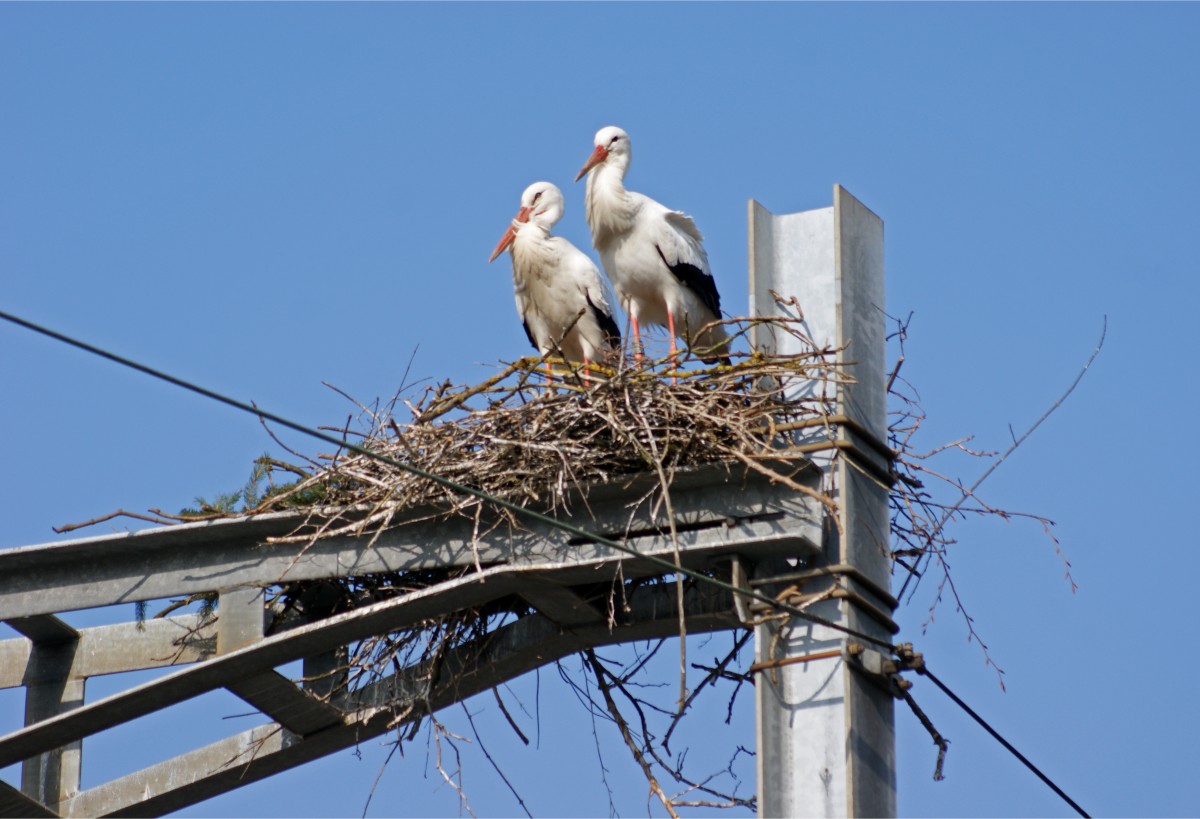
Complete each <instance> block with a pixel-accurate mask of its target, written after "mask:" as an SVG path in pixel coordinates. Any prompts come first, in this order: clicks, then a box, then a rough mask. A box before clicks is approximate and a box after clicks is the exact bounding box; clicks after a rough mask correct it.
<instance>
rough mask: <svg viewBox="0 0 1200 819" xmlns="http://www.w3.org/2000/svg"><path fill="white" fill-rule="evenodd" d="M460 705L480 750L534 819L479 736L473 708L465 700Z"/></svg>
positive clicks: (522, 807)
mask: <svg viewBox="0 0 1200 819" xmlns="http://www.w3.org/2000/svg"><path fill="white" fill-rule="evenodd" d="M497 699H499V697H497ZM459 705H461V706H462V710H463V713H464V714H466V715H467V723H468V724H469V725H470V726H471V733H472V734H473V735H474V737H475V742H476V744H477V745H479V750H481V751H483V755H484V757H485V758H486V759H487V761H488V762H489V763H490V764H491V766H492V769H493V770H494V771H495V772H496V775H497V776H499V777H500V779H501V781H502V782H504V785H505V787H507V788H508V790H509V793H511V794H512V795H513V798H514V799H516V800H517V804H519V805H520V806H521V810H523V811H525V815H526V816H528V817H529V819H533V814H532V813H530V812H529V808H527V807H526V806H525V800H524V799H522V798H521V794H519V793H517V789H516V788H514V787H513V784H512V782H510V781H509V780H508V777H507V776H505V775H504V771H502V770H500V766H499V765H498V764H496V760H495V759H493V758H492V755H491V754H490V753H489V752H488V749H487V746H486V745H484V744H483V738H482V737H480V736H479V731H478V730H477V729H476V728H475V719H474V718H473V717H472V716H471V709H469V708H467V704H466V703H465V702H460V703H459ZM518 733H520V732H518ZM525 744H526V745H528V744H529V740H525Z"/></svg>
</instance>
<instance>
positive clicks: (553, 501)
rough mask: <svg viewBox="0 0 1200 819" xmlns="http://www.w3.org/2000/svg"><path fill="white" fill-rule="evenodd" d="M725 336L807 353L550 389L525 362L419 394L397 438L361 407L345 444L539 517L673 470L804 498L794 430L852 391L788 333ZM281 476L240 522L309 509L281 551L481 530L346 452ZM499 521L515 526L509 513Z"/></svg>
mask: <svg viewBox="0 0 1200 819" xmlns="http://www.w3.org/2000/svg"><path fill="white" fill-rule="evenodd" d="M727 323H728V324H730V325H733V326H732V327H731V330H733V331H734V332H733V334H734V335H745V334H746V333H748V331H749V329H750V327H751V326H753V325H757V326H758V327H759V332H760V333H771V334H774V335H775V336H776V337H778V336H779V335H781V334H786V335H789V336H792V337H793V338H796V339H799V340H801V341H802V345H801V346H802V349H803V350H804V352H801V353H798V354H792V355H763V354H761V353H759V352H749V353H733V354H732V357H731V361H730V363H729V364H727V365H726V364H721V365H716V366H708V365H703V364H702V363H701V361H700V359H699V358H697V357H693V356H692V355H691V354H689V353H681V354H680V356H679V358H678V360H677V361H674V362H673V361H672V360H671V359H669V358H665V359H660V360H656V361H651V360H646V361H643V362H641V363H638V364H631V365H625V366H621V367H620V368H618V369H616V370H608V369H601V368H595V367H593V368H592V369H591V370H590V371H584V370H583V368H579V367H576V368H572V367H569V366H567V365H565V364H563V363H562V362H561V361H559V362H557V365H556V372H555V375H554V376H553V377H550V378H549V379H548V378H547V376H546V372H545V371H546V365H547V363H549V364H551V365H554V364H555V362H554V359H550V360H549V361H547V360H546V359H544V358H543V359H537V358H530V359H522V360H521V361H518V362H516V363H514V364H512V365H509V366H508V367H506V368H505V369H504V370H503V371H502V372H500V373H499V374H498V375H496V376H495V377H493V378H491V379H489V380H487V381H485V382H484V383H482V384H477V385H474V386H467V387H462V386H452V385H450V384H449V383H446V384H443V385H441V386H439V387H436V388H428V389H426V390H425V392H424V394H423V395H421V396H420V397H419V399H418V400H417V401H416V402H415V403H409V402H407V401H405V402H404V403H405V405H406V406H407V407H408V409H409V410H410V411H411V414H412V420H410V421H409V422H407V423H404V424H401V423H398V422H397V421H396V420H395V419H394V417H393V415H392V413H393V411H394V410H395V409H396V404H397V400H396V399H393V401H392V402H390V403H389V404H387V405H386V406H384V407H382V408H376V409H371V408H367V407H364V406H361V405H360V408H361V409H362V411H363V417H362V419H361V420H362V421H363V422H364V426H365V427H366V431H364V432H358V433H352V432H350V431H348V430H345V429H343V430H339V432H342V433H343V434H345V435H346V436H347V438H348V440H354V438H357V440H354V443H356V445H357V446H358V447H360V448H362V449H365V450H368V451H370V452H372V453H377V454H379V455H383V456H386V457H388V458H391V459H394V460H397V461H401V462H404V463H408V464H411V465H413V466H415V467H418V468H420V469H422V470H424V471H427V472H430V473H435V474H437V475H439V476H442V477H444V478H446V479H448V480H450V481H453V482H455V483H459V484H462V485H465V486H469V487H472V488H474V489H478V490H481V491H483V492H486V493H488V494H490V495H495V496H498V497H500V498H504V499H505V500H509V501H512V502H514V503H517V504H519V505H522V506H530V507H534V508H537V509H539V510H541V511H547V510H554V509H558V508H561V507H563V506H564V505H566V504H567V503H568V502H569V499H570V498H571V497H573V496H575V495H577V494H578V493H580V492H583V493H584V494H586V489H587V487H588V486H591V485H595V484H597V483H603V482H610V481H613V480H614V479H620V478H622V477H625V476H632V475H637V474H646V473H651V474H657V475H658V477H659V478H660V481H661V487H660V488H661V491H662V492H664V493H665V492H666V491H667V490H668V488H669V485H670V480H671V476H672V475H673V474H674V473H675V471H676V470H678V469H680V468H686V467H691V466H699V465H703V464H711V463H720V462H724V463H741V464H743V465H745V467H746V468H748V469H751V470H755V471H759V472H764V473H766V474H767V475H769V476H770V477H772V478H773V479H775V480H778V481H780V482H783V483H786V484H788V485H790V486H791V487H793V488H795V489H797V490H798V491H802V492H808V493H811V491H812V490H810V489H808V488H807V487H804V486H802V485H800V484H798V483H796V482H795V481H793V480H791V475H792V474H794V472H795V471H796V469H797V468H799V466H800V463H796V464H794V468H791V469H789V468H788V464H789V459H790V460H791V461H800V462H803V461H806V457H805V455H804V454H802V452H801V451H800V450H799V449H797V447H796V439H795V430H797V429H798V428H803V427H811V426H812V425H813V424H814V423H817V424H819V423H820V422H821V419H825V418H828V417H830V416H831V415H832V413H833V405H834V401H835V397H836V394H837V388H838V386H839V385H841V384H844V383H846V382H847V378H846V376H845V375H844V373H843V372H842V371H841V370H840V369H839V367H838V366H837V365H836V363H835V358H836V352H837V351H836V350H833V349H822V348H818V347H816V345H814V344H812V343H811V342H810V341H809V340H808V339H807V338H806V337H805V336H804V335H803V334H802V332H801V328H800V324H799V321H797V320H794V319H786V318H782V319H781V318H774V319H754V320H750V319H745V320H730V321H728V322H727ZM352 436H353V437H352ZM276 468H285V469H287V470H289V471H290V472H293V473H295V472H299V473H300V474H301V475H302V477H301V479H300V480H299V481H296V482H294V483H292V484H291V485H290V486H288V487H287V488H285V489H283V490H282V491H279V492H276V493H274V494H272V495H271V496H270V497H269V498H268V499H266V500H265V501H263V502H262V503H261V504H259V505H258V506H256V507H255V508H253V509H250V510H246V513H257V512H263V511H269V510H272V509H281V508H297V507H300V508H305V509H308V510H309V511H310V512H311V513H312V514H311V516H310V519H309V522H308V524H307V525H306V526H305V527H303V528H302V529H301V530H298V531H297V532H295V533H294V534H293V535H291V536H289V537H286V538H283V539H282V540H285V541H294V542H309V541H312V540H313V539H315V538H320V537H330V536H334V535H346V534H352V535H358V536H364V535H378V534H379V533H380V532H382V531H384V530H385V529H386V528H387V527H388V526H389V525H390V524H391V523H392V521H393V518H395V517H397V516H398V515H402V514H403V513H404V511H405V510H411V509H413V508H415V507H434V508H437V509H441V510H444V514H447V515H454V514H459V515H469V516H475V515H476V511H477V509H478V507H479V505H480V504H481V503H483V501H481V500H480V499H478V498H477V497H474V496H464V495H462V494H461V493H456V492H455V491H454V490H452V489H449V488H447V487H445V486H443V485H440V484H437V483H434V482H432V481H429V480H427V479H425V478H423V477H421V476H419V475H415V474H413V473H412V472H409V471H406V470H403V469H398V468H396V467H394V466H392V465H389V464H387V463H385V462H382V461H380V460H377V459H374V458H372V457H370V456H368V455H366V454H363V453H359V452H354V451H348V452H339V453H334V454H330V455H322V456H318V458H317V459H315V460H312V461H310V464H309V467H308V468H307V469H300V468H297V467H283V466H282V465H278V464H277V466H276ZM821 500H822V501H823V502H825V503H827V504H828V505H830V506H831V507H832V501H831V500H829V499H828V498H826V497H823V496H822V497H821ZM507 519H508V520H509V522H511V523H512V524H514V525H517V526H519V525H520V521H519V520H517V519H516V518H515V517H513V516H512V515H511V513H510V514H508V515H507Z"/></svg>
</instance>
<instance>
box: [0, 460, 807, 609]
mask: <svg viewBox="0 0 1200 819" xmlns="http://www.w3.org/2000/svg"><path fill="white" fill-rule="evenodd" d="M818 478H819V476H817V475H816V473H812V474H800V475H798V476H797V480H799V481H801V482H807V483H810V484H812V485H816V483H817V481H818ZM656 480H657V479H655V478H648V477H639V478H633V479H629V480H626V481H614V482H612V483H611V484H600V485H596V486H594V487H591V488H590V490H589V491H588V494H587V503H586V504H584V503H582V502H575V503H573V504H571V507H570V508H572V509H591V510H593V511H594V514H593V515H592V517H591V518H590V519H589V520H587V521H586V523H585V524H584V525H585V526H586V527H587V528H588V529H589V530H591V531H595V532H597V533H599V534H605V535H608V536H615V537H618V538H621V537H623V536H625V535H626V533H629V537H628V541H629V543H630V545H632V546H634V547H636V548H639V549H643V548H644V549H651V550H656V549H660V548H661V547H662V545H663V544H664V543H667V542H669V540H670V538H669V535H666V534H664V533H665V532H666V531H667V527H668V522H667V520H666V512H665V510H662V509H659V510H657V512H655V511H654V510H653V509H652V507H653V505H654V504H653V502H652V498H651V497H650V490H652V489H653V487H654V485H655V483H656ZM643 496H645V500H644V501H643V502H642V503H641V504H640V505H639V506H638V507H637V508H636V509H630V508H628V507H627V505H626V504H627V502H628V499H629V498H637V497H643ZM672 505H673V507H674V510H675V513H676V524H677V526H678V527H679V528H680V529H681V530H683V531H682V533H681V536H680V545H681V548H683V549H685V550H686V549H688V548H691V546H692V545H693V544H695V545H697V546H706V545H709V544H712V543H714V542H725V543H727V544H729V545H730V547H731V548H732V546H733V544H735V543H737V542H738V541H739V540H743V541H744V540H749V541H755V542H757V543H758V545H759V548H767V546H768V544H769V542H770V541H771V540H783V541H787V540H788V539H789V538H791V537H792V534H793V533H794V531H795V530H796V529H797V528H800V527H804V526H807V527H808V529H809V530H810V531H811V532H816V531H819V528H820V525H821V524H820V521H821V510H820V508H819V506H817V505H816V504H813V503H812V502H811V501H810V500H808V499H806V498H803V497H800V496H796V495H794V494H793V493H791V492H787V491H780V489H779V488H778V487H775V486H772V485H771V484H770V482H769V480H767V479H766V478H765V477H763V476H760V475H758V474H757V473H750V474H749V475H747V474H746V473H745V470H744V469H742V468H741V467H740V466H738V467H729V466H724V465H720V464H716V465H712V466H708V467H703V468H699V469H696V470H691V471H686V470H681V471H680V472H679V473H677V475H676V478H675V481H674V483H673V484H672ZM435 512H436V510H430V509H404V510H397V514H396V518H395V520H393V522H392V528H389V529H388V531H386V532H384V533H383V535H382V536H380V537H379V538H378V539H377V540H376V541H375V542H374V545H373V546H372V548H370V549H364V548H363V547H362V540H361V538H359V537H357V536H345V537H331V538H325V539H321V540H319V541H317V542H315V543H313V544H311V545H309V546H307V547H306V548H304V549H303V550H301V548H300V544H297V543H278V542H265V540H266V539H267V538H269V537H279V536H283V535H286V534H289V533H292V532H294V531H295V530H296V529H297V528H298V527H299V526H300V525H301V524H302V523H303V522H304V516H303V515H298V514H295V513H278V514H271V515H261V516H255V517H250V518H243V519H238V520H226V521H213V522H206V523H200V524H184V525H180V526H169V527H162V528H158V529H150V530H144V531H142V532H133V533H124V534H119V535H109V536H104V537H97V538H86V539H81V540H75V541H65V542H61V543H51V544H45V545H40V546H26V547H20V548H16V549H8V550H4V551H0V611H2V612H4V613H5V616H6V617H22V616H30V615H38V614H48V613H55V612H61V611H70V610H73V609H83V608H95V607H99V606H110V605H116V604H120V603H131V602H135V601H139V600H155V599H162V598H166V597H172V596H179V595H186V594H193V593H198V592H207V591H213V590H214V587H218V588H232V587H236V586H268V585H272V584H275V583H280V582H289V581H299V580H316V579H331V578H344V577H348V576H352V575H357V574H368V573H378V572H398V571H414V570H425V569H433V568H449V567H454V566H471V565H484V566H488V565H492V564H496V563H519V564H523V565H529V564H535V563H556V562H562V561H568V560H571V559H574V558H576V557H605V556H608V557H612V556H614V555H613V552H612V550H611V549H608V548H607V547H603V546H598V545H595V544H592V543H588V542H581V541H579V540H578V539H577V538H575V537H574V536H571V535H569V534H568V533H565V532H563V531H561V530H559V529H554V528H551V527H548V526H544V525H541V524H531V525H530V526H529V528H528V529H523V530H515V529H512V528H511V527H510V526H509V525H508V524H506V523H497V528H495V529H493V530H491V531H488V528H487V527H488V525H490V524H491V523H496V522H495V521H488V520H485V521H484V526H483V527H482V530H481V529H480V527H478V526H477V524H476V522H475V521H474V520H473V519H471V520H468V519H465V518H463V517H451V518H449V519H445V518H442V517H437V516H435ZM561 514H563V516H564V517H567V513H566V512H562V513H561ZM780 516H786V517H787V519H788V524H787V526H786V527H781V526H778V525H776V523H775V521H777V520H778V519H779V518H780ZM571 519H572V520H573V521H575V522H577V523H578V521H579V517H578V516H576V517H574V518H571ZM729 520H733V521H735V523H734V525H732V526H730V525H727V521H729ZM706 527H707V528H706ZM481 531H482V533H481ZM781 548H786V543H785V544H784V545H782V546H781ZM655 571H657V569H655Z"/></svg>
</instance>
